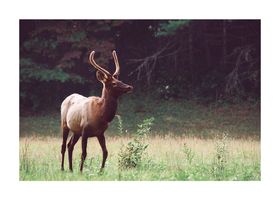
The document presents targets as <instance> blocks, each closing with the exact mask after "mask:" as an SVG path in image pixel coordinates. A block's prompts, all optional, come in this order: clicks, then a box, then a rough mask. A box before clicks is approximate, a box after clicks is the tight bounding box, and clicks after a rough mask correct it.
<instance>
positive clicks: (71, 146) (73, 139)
mask: <svg viewBox="0 0 280 200" xmlns="http://www.w3.org/2000/svg"><path fill="white" fill-rule="evenodd" d="M79 138H80V135H78V134H75V133H73V135H72V137H71V140H70V141H69V142H68V144H67V147H68V160H69V170H70V171H73V166H72V155H73V150H74V146H75V144H76V143H77V142H78V140H79Z"/></svg>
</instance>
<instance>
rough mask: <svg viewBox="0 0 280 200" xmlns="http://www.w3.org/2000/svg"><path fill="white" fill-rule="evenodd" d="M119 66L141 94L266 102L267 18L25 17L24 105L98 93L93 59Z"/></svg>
mask: <svg viewBox="0 0 280 200" xmlns="http://www.w3.org/2000/svg"><path fill="white" fill-rule="evenodd" d="M93 49H94V50H95V51H96V52H97V55H96V60H97V62H98V63H100V64H101V65H102V66H106V67H108V69H109V70H111V71H112V70H114V65H113V58H112V55H111V52H112V50H113V49H116V50H117V53H118V57H119V60H120V64H121V75H120V78H121V79H122V80H123V81H125V82H128V83H131V84H133V85H134V88H135V90H136V93H144V92H145V93H149V91H155V92H153V95H156V96H157V97H159V98H166V99H169V98H188V99H194V98H195V99H197V100H201V101H206V102H212V101H229V102H234V101H235V102H236V101H244V100H246V101H256V100H257V101H258V100H259V98H260V20H20V106H21V109H22V110H38V109H42V108H43V107H45V108H46V107H49V106H53V107H56V108H57V107H58V106H59V103H60V102H61V101H62V99H63V98H65V97H66V96H67V95H69V94H70V93H73V92H78V93H81V94H83V95H91V94H97V93H96V91H98V92H100V91H99V88H100V87H101V85H100V84H99V83H98V82H97V80H96V78H95V70H94V69H93V68H92V67H90V65H89V64H88V61H87V59H88V54H89V52H90V51H91V50H93Z"/></svg>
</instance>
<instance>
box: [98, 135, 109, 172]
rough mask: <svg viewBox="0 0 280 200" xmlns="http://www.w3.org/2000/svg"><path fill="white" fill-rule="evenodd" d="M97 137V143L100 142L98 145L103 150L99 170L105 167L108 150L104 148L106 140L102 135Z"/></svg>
mask: <svg viewBox="0 0 280 200" xmlns="http://www.w3.org/2000/svg"><path fill="white" fill-rule="evenodd" d="M97 138H98V141H99V144H100V146H101V148H102V152H103V159H102V165H101V169H100V170H103V168H104V167H105V162H106V159H107V157H108V151H107V148H106V140H105V136H104V135H101V136H98V137H97Z"/></svg>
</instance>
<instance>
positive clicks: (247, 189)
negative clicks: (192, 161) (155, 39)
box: [0, 0, 280, 200]
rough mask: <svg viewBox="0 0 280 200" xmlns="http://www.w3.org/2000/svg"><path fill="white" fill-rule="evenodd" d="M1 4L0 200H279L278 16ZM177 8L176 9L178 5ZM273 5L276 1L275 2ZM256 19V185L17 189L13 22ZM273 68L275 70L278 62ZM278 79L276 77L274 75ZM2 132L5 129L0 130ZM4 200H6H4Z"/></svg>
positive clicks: (221, 7)
mask: <svg viewBox="0 0 280 200" xmlns="http://www.w3.org/2000/svg"><path fill="white" fill-rule="evenodd" d="M8 2H9V3H2V2H1V36H0V40H1V43H0V44H1V45H0V46H1V52H0V53H1V54H0V55H1V66H0V70H1V84H0V85H1V90H0V91H1V104H0V105H1V107H2V112H1V115H0V116H1V125H2V126H1V127H2V129H1V134H2V142H1V144H0V153H1V157H0V158H1V165H0V166H1V168H0V177H1V179H0V181H1V194H0V195H1V196H2V198H1V199H4V198H5V197H6V198H8V199H14V198H15V199H30V200H31V199H48V200H49V199H52V198H55V199H86V198H87V199H88V198H93V199H94V198H95V199H99V198H102V199H119V198H120V199H162V198H163V199H178V198H180V199H181V198H184V199H185V198H189V199H212V198H213V199H235V200H236V199H256V198H257V199H259V198H260V199H264V198H270V197H273V198H274V199H277V197H278V199H279V192H278V191H277V188H276V185H279V184H278V180H279V169H280V166H279V153H280V151H279V148H278V147H279V146H280V145H279V141H280V139H279V134H280V133H279V128H278V126H277V125H278V124H279V119H280V118H279V103H280V101H279V100H280V99H279V92H280V90H279V85H280V84H279V66H280V65H279V50H278V46H279V44H280V43H279V39H278V38H279V37H280V34H279V28H278V24H279V20H277V19H279V16H277V15H278V14H277V13H279V10H278V9H277V8H279V7H278V6H277V4H276V3H273V2H271V1H270V2H267V3H260V1H246V2H245V1H242V0H235V1H230V2H229V1H216V0H215V1H213V0H212V1H204V2H203V1H192V2H185V3H179V2H180V1H177V0H173V1H167V2H166V3H165V2H163V1H148V0H142V1H132V0H131V1H121V0H119V1H108V0H103V1H53V0H50V1H37V0H36V1H35V0H33V1H27V0H25V1H18V2H17V1H8ZM182 2H183V1H182ZM274 2H276V1H274ZM28 18H33V19H40V18H43V19H57V18H59V19H104V18H106V19H166V18H173V19H175V18H176V19H181V18H183V19H244V18H253V19H256V18H257V19H261V20H262V21H261V23H262V74H261V76H262V79H261V83H262V100H261V101H262V111H261V116H262V166H261V169H262V181H260V182H19V181H18V180H19V174H18V171H19V163H18V134H19V124H18V122H19V111H18V108H19V106H18V99H19V96H18V91H19V87H18V84H19V72H18V66H19V61H18V54H19V48H18V44H19V29H18V25H19V21H18V20H19V19H28ZM277 61H278V62H277ZM277 72H278V73H277ZM3 127H4V128H3ZM3 197H4V198H3ZM6 198H5V199H6Z"/></svg>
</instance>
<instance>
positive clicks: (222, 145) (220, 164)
mask: <svg viewBox="0 0 280 200" xmlns="http://www.w3.org/2000/svg"><path fill="white" fill-rule="evenodd" d="M227 137H228V135H227V134H226V133H224V134H223V135H222V138H221V139H219V140H218V141H217V143H216V153H215V156H214V161H213V165H212V173H213V175H214V176H215V177H216V178H218V179H221V178H222V177H223V176H224V174H225V169H226V164H227V154H228V151H227V141H228V138H227Z"/></svg>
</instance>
